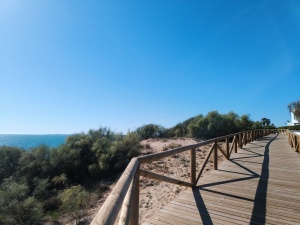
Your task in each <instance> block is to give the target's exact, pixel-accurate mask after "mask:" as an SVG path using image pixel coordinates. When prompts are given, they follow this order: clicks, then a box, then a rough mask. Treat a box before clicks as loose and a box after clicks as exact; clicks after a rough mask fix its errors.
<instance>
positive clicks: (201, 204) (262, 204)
mask: <svg viewBox="0 0 300 225" xmlns="http://www.w3.org/2000/svg"><path fill="white" fill-rule="evenodd" d="M276 137H277V136H275V137H265V138H263V139H261V141H264V140H265V141H266V145H257V144H254V143H251V144H252V145H253V148H256V147H257V148H261V147H264V152H262V153H257V152H255V151H251V150H250V149H244V150H245V151H248V152H249V153H251V154H252V156H246V157H239V158H234V159H230V162H231V163H233V164H234V165H236V166H237V167H240V168H242V169H243V170H244V171H245V172H246V173H240V172H234V171H227V170H220V171H223V172H228V173H234V174H238V175H247V176H246V177H241V178H236V179H231V180H224V181H218V182H213V183H206V184H204V185H200V186H197V187H196V188H194V189H193V196H194V200H195V202H196V205H197V209H198V211H199V215H200V218H201V221H202V223H203V224H207V225H211V224H213V220H212V218H211V215H210V213H209V210H208V209H207V207H206V204H205V201H204V200H203V198H202V195H201V193H203V192H210V193H213V194H218V195H220V196H224V197H231V198H235V199H239V200H244V201H248V202H253V210H252V213H251V216H250V224H265V223H266V206H267V204H266V203H267V189H268V179H269V161H270V159H269V151H270V144H271V143H272V141H274V139H275V138H276ZM255 145H257V146H255ZM254 157H263V162H262V166H261V173H260V174H258V173H255V172H254V171H252V170H251V169H249V168H247V167H245V166H243V165H242V164H241V163H239V160H241V159H247V158H248V159H250V158H254ZM257 178H259V181H258V185H257V188H256V192H255V197H254V199H253V198H247V197H242V196H238V195H235V194H233V193H225V192H222V191H217V190H214V189H213V188H211V189H210V188H209V187H214V186H217V185H223V184H229V183H234V182H240V181H245V180H251V179H257Z"/></svg>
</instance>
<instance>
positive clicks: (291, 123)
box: [287, 112, 300, 126]
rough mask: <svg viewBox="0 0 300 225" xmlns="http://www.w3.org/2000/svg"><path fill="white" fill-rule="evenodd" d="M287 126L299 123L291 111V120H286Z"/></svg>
mask: <svg viewBox="0 0 300 225" xmlns="http://www.w3.org/2000/svg"><path fill="white" fill-rule="evenodd" d="M287 125H288V126H295V125H300V122H299V120H297V119H296V116H295V115H294V113H293V112H291V121H288V122H287Z"/></svg>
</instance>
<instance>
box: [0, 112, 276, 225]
mask: <svg viewBox="0 0 300 225" xmlns="http://www.w3.org/2000/svg"><path fill="white" fill-rule="evenodd" d="M270 124H271V121H270V120H269V119H267V118H263V119H262V121H256V122H254V121H252V120H251V119H250V116H249V115H242V116H239V115H237V114H236V113H234V112H229V113H227V114H219V113H218V112H217V111H212V112H209V113H208V114H207V115H206V116H203V115H202V114H200V115H198V116H195V117H192V118H190V119H188V120H185V121H184V122H182V123H179V124H177V125H175V126H174V127H172V128H169V129H166V128H164V127H162V126H159V125H156V124H148V125H143V126H141V127H139V128H137V129H136V130H135V131H132V132H129V133H127V134H126V135H123V134H121V133H116V132H112V131H111V130H110V129H108V128H99V129H98V130H90V131H89V132H87V133H80V134H74V135H72V136H69V137H68V138H67V139H66V143H65V144H63V145H61V146H59V147H57V148H53V149H50V148H49V147H47V146H39V147H36V148H33V149H30V150H29V151H25V150H24V149H21V148H17V147H11V146H1V147H0V225H1V224H32V225H34V224H44V223H45V222H53V223H55V224H59V218H62V217H64V216H65V215H67V216H68V217H71V218H73V220H74V221H76V224H79V223H81V224H82V223H84V221H83V220H82V218H84V216H85V215H86V213H87V209H88V208H90V207H92V206H93V205H95V204H96V202H97V200H98V199H99V198H100V197H101V196H102V194H103V192H104V191H106V190H107V189H108V186H107V185H106V184H107V182H109V181H115V180H116V179H117V178H118V176H119V175H120V174H121V173H122V171H123V170H124V169H125V168H126V166H127V164H128V163H129V161H130V160H131V158H133V157H136V156H138V155H139V154H140V150H141V148H142V146H141V145H140V142H141V141H142V140H144V139H149V138H177V137H191V138H196V139H209V138H214V137H217V136H223V135H226V134H230V133H235V132H239V131H244V130H250V129H259V128H274V125H272V124H271V125H270ZM175 147H176V146H175ZM165 150H167V149H165Z"/></svg>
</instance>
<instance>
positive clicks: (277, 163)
mask: <svg viewBox="0 0 300 225" xmlns="http://www.w3.org/2000/svg"><path fill="white" fill-rule="evenodd" d="M143 224H145V225H146V224H147V225H148V224H172V225H175V224H182V225H187V224H188V225H190V224H276V225H278V224H293V225H294V224H300V155H299V153H296V152H295V151H294V149H292V148H291V147H290V146H289V145H288V141H287V137H286V135H284V134H280V135H279V136H277V137H276V135H274V134H271V135H269V136H266V137H263V138H261V139H260V140H257V141H254V142H251V143H248V144H247V145H246V146H243V149H238V153H233V154H232V155H231V158H230V160H225V161H223V162H222V163H221V164H220V165H219V169H218V170H214V171H211V172H210V173H208V174H206V175H205V176H204V177H203V178H201V179H200V181H199V183H198V185H197V187H196V188H194V189H193V190H192V189H188V190H186V191H184V192H182V193H180V194H179V195H178V196H177V197H176V198H175V199H174V200H173V201H172V202H171V203H169V204H168V205H166V206H165V207H164V208H163V209H161V210H160V211H158V212H157V213H156V214H155V215H154V216H153V217H152V218H150V219H149V220H148V221H147V222H144V223H143Z"/></svg>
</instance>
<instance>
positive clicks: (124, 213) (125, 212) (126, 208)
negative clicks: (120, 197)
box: [119, 180, 134, 225]
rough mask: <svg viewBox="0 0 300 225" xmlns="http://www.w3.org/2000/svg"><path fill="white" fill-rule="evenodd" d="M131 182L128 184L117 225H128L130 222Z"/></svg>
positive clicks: (132, 189)
mask: <svg viewBox="0 0 300 225" xmlns="http://www.w3.org/2000/svg"><path fill="white" fill-rule="evenodd" d="M133 182H134V180H133V181H132V182H131V183H130V186H129V188H128V191H127V194H126V196H125V199H124V202H123V205H122V208H121V214H120V219H119V225H128V224H129V220H130V212H131V206H132V201H133V193H134V188H133Z"/></svg>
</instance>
